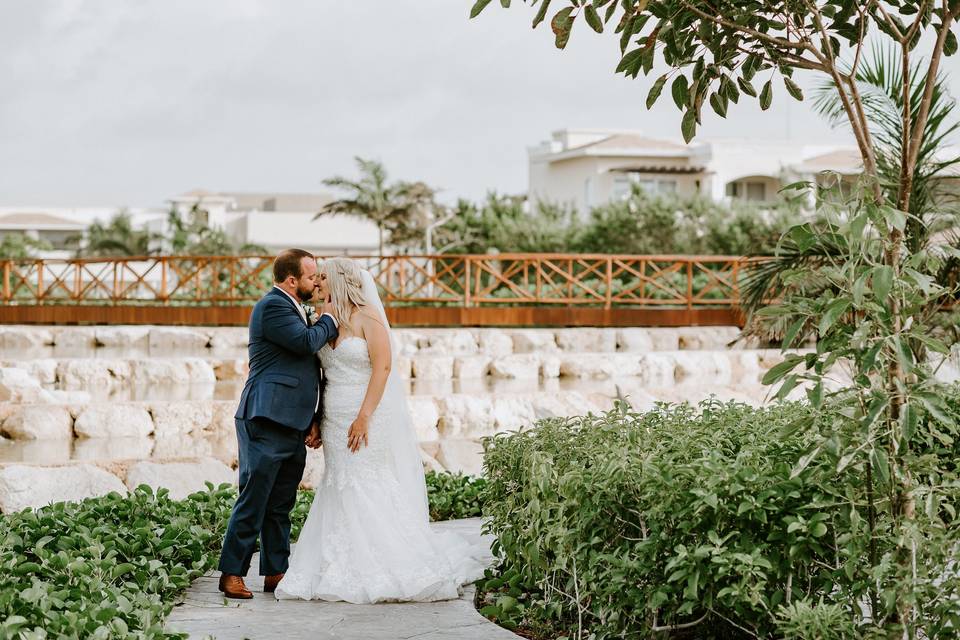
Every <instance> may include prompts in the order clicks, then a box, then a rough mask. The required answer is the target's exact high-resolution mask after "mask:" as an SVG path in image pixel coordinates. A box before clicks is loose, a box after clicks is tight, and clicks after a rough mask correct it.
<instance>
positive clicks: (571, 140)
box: [528, 129, 860, 213]
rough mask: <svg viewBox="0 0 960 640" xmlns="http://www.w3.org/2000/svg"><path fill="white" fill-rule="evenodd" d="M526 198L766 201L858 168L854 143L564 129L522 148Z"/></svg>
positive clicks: (589, 202) (586, 203) (587, 202)
mask: <svg viewBox="0 0 960 640" xmlns="http://www.w3.org/2000/svg"><path fill="white" fill-rule="evenodd" d="M528 155H529V166H530V175H529V196H530V198H531V199H532V200H542V201H550V202H559V203H566V204H572V205H574V206H575V207H576V208H577V209H578V210H579V211H580V212H582V213H585V212H587V211H589V209H590V208H591V207H594V206H597V205H600V204H603V203H606V202H609V201H610V200H614V199H618V198H622V197H625V196H626V195H628V194H629V193H630V190H631V187H632V185H634V184H636V185H639V186H640V187H641V188H643V189H645V190H647V191H649V192H650V193H676V194H679V195H684V196H692V195H695V194H701V195H703V196H705V197H709V198H712V199H713V200H716V201H726V200H731V199H740V200H750V201H756V202H769V201H772V200H774V199H775V198H776V196H777V192H778V191H779V190H780V188H781V187H782V186H783V185H785V184H789V183H792V182H796V181H799V180H813V179H815V178H816V176H817V174H818V173H819V172H821V171H825V170H832V171H836V172H837V173H839V174H840V175H841V176H846V177H848V178H850V177H853V176H855V175H857V174H858V173H859V172H860V158H859V154H858V153H857V151H856V149H854V148H850V147H843V146H837V145H833V146H824V145H803V144H798V143H797V142H795V141H775V140H770V141H767V140H753V139H714V140H706V141H698V142H695V143H693V144H684V143H683V142H681V141H678V140H672V139H667V138H655V137H651V136H646V135H643V134H642V133H640V132H633V131H610V130H600V129H576V130H574V129H564V130H561V131H556V132H554V133H553V136H552V139H551V140H549V141H546V142H543V143H541V144H539V145H537V146H534V147H530V148H529V149H528Z"/></svg>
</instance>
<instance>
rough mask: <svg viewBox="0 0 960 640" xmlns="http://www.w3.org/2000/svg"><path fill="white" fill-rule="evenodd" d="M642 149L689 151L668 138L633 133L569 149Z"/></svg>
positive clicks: (613, 136) (684, 146)
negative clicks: (660, 138)
mask: <svg viewBox="0 0 960 640" xmlns="http://www.w3.org/2000/svg"><path fill="white" fill-rule="evenodd" d="M587 148H590V149H643V150H649V151H660V152H663V151H673V152H684V153H685V152H689V150H690V149H689V147H687V146H686V145H683V144H677V143H675V142H670V141H669V140H658V139H656V138H647V137H646V136H638V135H634V134H617V135H612V136H609V137H607V138H604V139H603V140H598V141H597V142H591V143H589V144H585V145H581V146H579V147H573V148H572V149H570V151H573V150H574V149H587Z"/></svg>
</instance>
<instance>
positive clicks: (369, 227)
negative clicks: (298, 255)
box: [244, 211, 379, 255]
mask: <svg viewBox="0 0 960 640" xmlns="http://www.w3.org/2000/svg"><path fill="white" fill-rule="evenodd" d="M313 216H314V214H313V213H284V212H279V211H255V212H251V213H249V214H247V215H246V237H245V238H244V241H245V242H252V243H255V244H260V245H263V246H265V247H267V249H270V250H271V251H279V250H281V249H288V248H291V247H297V248H300V249H305V250H307V251H312V252H313V253H317V254H340V253H348V252H349V253H351V254H354V255H357V254H376V253H377V251H378V250H379V240H378V236H377V227H376V225H374V224H373V223H372V222H369V221H367V220H362V219H359V218H353V217H348V216H324V217H322V218H318V219H317V220H313Z"/></svg>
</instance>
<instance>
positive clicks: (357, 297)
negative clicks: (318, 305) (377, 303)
mask: <svg viewBox="0 0 960 640" xmlns="http://www.w3.org/2000/svg"><path fill="white" fill-rule="evenodd" d="M320 271H321V272H322V273H323V275H325V276H326V277H327V290H328V291H329V292H330V302H331V304H332V305H333V317H334V318H335V319H336V321H337V324H339V325H340V328H341V330H342V329H343V327H350V316H351V315H353V307H357V308H358V309H362V308H364V307H366V306H367V300H366V298H364V296H363V278H362V277H361V275H360V265H358V264H357V263H356V262H355V261H353V260H351V259H350V258H330V259H329V260H324V261H323V264H321V265H320Z"/></svg>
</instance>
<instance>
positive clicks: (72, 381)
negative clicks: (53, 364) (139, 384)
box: [57, 358, 131, 392]
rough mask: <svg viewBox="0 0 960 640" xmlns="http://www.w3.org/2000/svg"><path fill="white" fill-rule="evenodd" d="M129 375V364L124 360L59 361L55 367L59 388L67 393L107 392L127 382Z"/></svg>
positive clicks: (89, 359)
mask: <svg viewBox="0 0 960 640" xmlns="http://www.w3.org/2000/svg"><path fill="white" fill-rule="evenodd" d="M130 373H131V372H130V363H129V362H128V361H126V360H101V359H99V358H97V359H92V358H84V359H79V360H61V361H60V363H59V364H58V365H57V380H58V381H59V386H60V388H62V389H64V390H67V391H71V390H76V391H87V390H93V389H95V390H97V391H98V392H109V391H112V390H114V389H117V388H118V387H120V386H121V385H122V384H123V383H125V382H126V381H127V380H129V379H130Z"/></svg>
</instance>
